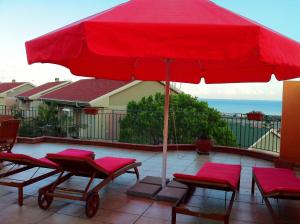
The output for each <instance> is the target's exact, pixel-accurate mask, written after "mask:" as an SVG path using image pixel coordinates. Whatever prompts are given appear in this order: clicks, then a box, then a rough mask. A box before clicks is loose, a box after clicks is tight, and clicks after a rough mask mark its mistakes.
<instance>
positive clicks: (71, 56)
mask: <svg viewBox="0 0 300 224" xmlns="http://www.w3.org/2000/svg"><path fill="white" fill-rule="evenodd" d="M26 50H27V57H28V62H29V64H32V63H35V62H43V63H54V64H59V65H62V66H65V67H67V68H69V69H70V71H71V72H72V73H73V74H75V75H80V76H90V77H98V78H108V79H118V80H135V79H136V80H152V81H155V80H157V81H163V80H164V81H166V104H165V119H164V125H165V126H164V147H163V151H164V163H163V164H164V166H163V179H164V178H165V176H166V152H167V136H168V135H167V130H168V109H169V90H170V89H169V83H170V81H175V82H186V83H199V82H200V80H201V78H204V79H205V82H206V83H233V82H268V81H269V80H270V78H271V75H272V74H275V75H276V78H277V79H278V80H285V79H291V78H296V77H299V76H300V44H299V43H297V42H296V41H293V40H291V39H289V38H287V37H285V36H283V35H280V34H278V33H276V32H274V31H272V30H270V29H268V28H266V27H264V26H262V25H260V24H257V23H255V22H253V21H250V20H249V19H246V18H244V17H241V16H239V15H237V14H235V13H233V12H230V11H228V10H226V9H224V8H222V7H220V6H218V5H216V4H215V3H213V2H211V1H209V0H188V1H187V0H186V1H184V0H161V1H153V0H132V1H129V2H127V3H124V4H121V5H119V6H117V7H114V8H112V9H110V10H107V11H104V12H101V13H99V14H96V15H94V16H91V17H88V18H86V19H83V20H80V21H78V22H75V23H73V24H71V25H68V26H66V27H63V28H61V29H58V30H56V31H53V32H51V33H48V34H46V35H43V36H41V37H39V38H36V39H34V40H31V41H28V42H26Z"/></svg>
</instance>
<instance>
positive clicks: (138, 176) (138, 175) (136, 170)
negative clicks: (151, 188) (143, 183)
mask: <svg viewBox="0 0 300 224" xmlns="http://www.w3.org/2000/svg"><path fill="white" fill-rule="evenodd" d="M134 172H135V175H136V179H137V180H139V179H140V173H139V170H138V168H137V167H134Z"/></svg>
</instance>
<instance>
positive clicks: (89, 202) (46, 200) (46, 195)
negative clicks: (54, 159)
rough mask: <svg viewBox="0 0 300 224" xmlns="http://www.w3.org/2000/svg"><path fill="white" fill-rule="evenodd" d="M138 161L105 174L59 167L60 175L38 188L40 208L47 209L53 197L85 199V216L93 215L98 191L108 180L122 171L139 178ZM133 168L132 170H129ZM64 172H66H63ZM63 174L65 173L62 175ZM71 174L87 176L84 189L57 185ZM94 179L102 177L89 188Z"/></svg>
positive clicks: (98, 200)
mask: <svg viewBox="0 0 300 224" xmlns="http://www.w3.org/2000/svg"><path fill="white" fill-rule="evenodd" d="M140 165H141V163H140V162H135V163H132V164H129V165H127V166H124V167H122V168H121V169H119V170H117V171H116V172H114V173H112V174H105V173H101V172H99V171H94V172H87V171H85V172H81V171H78V170H74V169H66V168H64V167H62V168H61V171H60V175H59V176H58V178H57V179H56V180H55V181H54V182H52V183H51V184H49V185H47V186H45V187H42V188H41V189H40V190H39V197H38V203H39V206H40V208H42V209H48V208H49V207H50V205H51V203H52V201H53V199H54V198H55V197H57V198H64V199H70V200H77V201H85V202H86V206H85V213H86V216H87V217H89V218H90V217H93V216H94V215H95V214H96V212H97V210H98V207H99V202H100V197H99V195H98V192H99V191H100V190H101V189H102V188H103V187H105V186H106V185H107V184H108V183H109V182H110V181H112V180H113V179H115V178H116V177H118V176H120V175H122V174H124V173H132V174H135V175H136V177H137V180H138V179H139V171H138V169H137V167H138V166H140ZM131 169H133V171H132V170H131ZM65 173H66V174H65ZM64 174H65V175H64ZM72 176H82V177H89V181H88V182H87V185H86V187H85V188H84V190H79V189H73V188H64V187H59V185H60V184H62V183H63V182H65V181H66V180H68V179H69V178H71V177H72ZM95 179H102V181H101V182H100V183H98V184H97V185H96V186H95V187H93V188H91V184H92V183H93V181H94V180H95Z"/></svg>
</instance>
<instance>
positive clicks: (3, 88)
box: [0, 82, 26, 93]
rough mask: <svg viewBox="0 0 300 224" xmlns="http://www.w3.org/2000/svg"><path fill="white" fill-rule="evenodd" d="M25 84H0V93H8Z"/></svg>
mask: <svg viewBox="0 0 300 224" xmlns="http://www.w3.org/2000/svg"><path fill="white" fill-rule="evenodd" d="M25 83H26V82H0V93H4V92H7V91H9V90H10V89H14V88H16V87H18V86H21V85H23V84H25Z"/></svg>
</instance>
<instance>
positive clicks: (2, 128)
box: [0, 119, 20, 152]
mask: <svg viewBox="0 0 300 224" xmlns="http://www.w3.org/2000/svg"><path fill="white" fill-rule="evenodd" d="M19 126H20V120H16V119H11V120H5V121H2V122H0V152H1V151H7V152H11V149H12V147H13V146H14V144H15V141H16V137H17V134H18V130H19Z"/></svg>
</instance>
